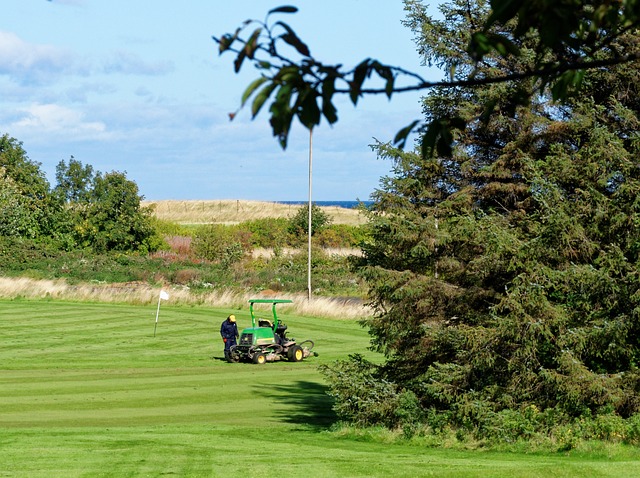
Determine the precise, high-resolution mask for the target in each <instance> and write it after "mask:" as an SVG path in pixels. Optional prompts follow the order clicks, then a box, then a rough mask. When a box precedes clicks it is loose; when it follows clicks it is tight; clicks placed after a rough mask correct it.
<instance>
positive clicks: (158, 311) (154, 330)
mask: <svg viewBox="0 0 640 478" xmlns="http://www.w3.org/2000/svg"><path fill="white" fill-rule="evenodd" d="M161 300H162V294H161V295H160V297H158V310H156V324H155V325H154V326H153V336H154V337H155V336H156V329H157V328H158V315H160V301H161Z"/></svg>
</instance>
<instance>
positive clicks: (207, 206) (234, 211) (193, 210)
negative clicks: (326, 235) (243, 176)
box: [142, 199, 365, 225]
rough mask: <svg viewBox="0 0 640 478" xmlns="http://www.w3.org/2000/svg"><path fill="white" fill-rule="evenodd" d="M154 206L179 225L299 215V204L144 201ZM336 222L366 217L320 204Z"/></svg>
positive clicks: (157, 212)
mask: <svg viewBox="0 0 640 478" xmlns="http://www.w3.org/2000/svg"><path fill="white" fill-rule="evenodd" d="M142 205H143V206H152V207H153V208H154V211H155V215H156V217H157V218H158V219H162V220H165V221H171V222H175V223H178V224H238V223H240V222H244V221H250V220H254V219H265V218H281V217H283V218H289V217H292V216H293V215H295V213H296V212H297V211H298V209H299V208H300V206H299V205H293V204H280V203H275V202H265V201H244V200H233V199H228V200H210V201H201V200H190V201H178V200H162V201H143V202H142ZM320 207H321V209H322V210H323V211H324V212H325V213H327V214H328V215H329V216H330V217H331V219H332V221H333V224H347V225H360V224H363V223H364V222H365V218H364V217H363V216H362V215H361V214H360V212H359V211H358V210H356V209H348V208H343V207H337V206H320Z"/></svg>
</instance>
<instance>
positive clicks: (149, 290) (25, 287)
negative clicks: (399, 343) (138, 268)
mask: <svg viewBox="0 0 640 478" xmlns="http://www.w3.org/2000/svg"><path fill="white" fill-rule="evenodd" d="M165 291H166V292H168V294H169V300H168V301H167V303H168V304H170V305H186V306H189V305H191V306H194V305H200V306H205V307H225V308H231V309H235V310H246V309H248V301H249V299H257V298H264V299H273V298H278V299H290V300H292V301H293V303H292V304H284V305H283V306H282V307H281V309H282V312H283V313H295V314H299V315H302V316H306V317H329V318H334V319H349V320H353V319H361V318H364V317H367V316H370V315H371V314H372V311H371V309H370V308H368V307H367V306H365V305H364V304H363V303H362V302H361V301H360V300H357V299H349V298H339V297H320V296H316V297H313V296H312V297H311V300H308V297H307V295H306V294H291V293H285V292H277V293H276V292H274V291H271V290H263V291H262V292H259V293H253V294H252V295H249V294H248V293H242V292H232V291H220V290H212V291H211V292H209V293H204V294H197V295H196V294H193V293H191V292H190V291H189V288H188V287H184V286H171V287H166V288H165ZM159 295H160V289H159V288H157V287H152V286H151V285H149V284H145V283H138V282H136V283H115V284H108V283H101V282H92V283H88V284H69V283H67V282H66V281H64V280H35V279H30V278H26V277H22V278H13V277H0V299H20V298H24V299H53V300H71V301H81V302H82V301H88V302H99V303H117V304H132V305H143V304H155V303H157V302H158V297H159Z"/></svg>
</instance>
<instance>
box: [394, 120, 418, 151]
mask: <svg viewBox="0 0 640 478" xmlns="http://www.w3.org/2000/svg"><path fill="white" fill-rule="evenodd" d="M419 123H420V120H414V121H412V122H411V124H409V125H407V126H405V127H404V128H402V129H401V130H400V131H398V132H397V133H396V136H395V138H393V144H394V145H396V146H397V147H398V148H400V149H403V148H404V147H405V145H406V143H407V137H408V136H409V134H411V132H412V131H413V128H415V127H416V125H417V124H419Z"/></svg>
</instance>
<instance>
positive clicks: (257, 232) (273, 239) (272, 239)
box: [239, 218, 290, 248]
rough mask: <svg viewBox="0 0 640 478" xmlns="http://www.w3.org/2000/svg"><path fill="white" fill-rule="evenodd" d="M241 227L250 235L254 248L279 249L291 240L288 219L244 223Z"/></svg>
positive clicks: (268, 219)
mask: <svg viewBox="0 0 640 478" xmlns="http://www.w3.org/2000/svg"><path fill="white" fill-rule="evenodd" d="M239 227H240V228H242V229H246V230H247V231H248V232H249V233H250V241H251V245H252V246H253V247H265V248H269V247H273V248H279V247H282V245H283V244H288V243H289V240H290V237H289V232H288V227H289V221H288V220H287V219H286V218H265V219H256V220H253V221H248V222H245V223H242V224H241V225H240V226H239Z"/></svg>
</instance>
